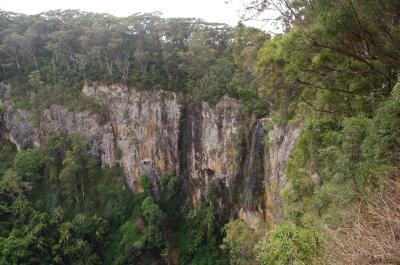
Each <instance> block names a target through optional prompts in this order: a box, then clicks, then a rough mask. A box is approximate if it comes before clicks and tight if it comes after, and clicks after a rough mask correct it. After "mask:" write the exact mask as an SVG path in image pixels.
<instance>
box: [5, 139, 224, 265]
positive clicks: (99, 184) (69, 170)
mask: <svg viewBox="0 0 400 265" xmlns="http://www.w3.org/2000/svg"><path fill="white" fill-rule="evenodd" d="M0 154H1V157H2V158H3V160H2V164H1V170H2V174H1V177H0V217H1V222H0V253H1V255H0V264H18V265H20V264H115V265H118V264H121V265H122V264H161V263H163V261H168V260H172V259H173V258H176V257H172V256H171V257H169V253H173V252H175V253H179V255H180V259H181V262H182V263H183V264H210V263H213V264H217V263H218V264H227V263H226V260H225V259H224V256H223V254H222V252H220V251H219V248H218V246H219V244H220V243H221V240H222V237H223V234H222V232H223V231H222V230H220V227H221V225H222V221H221V220H220V219H219V218H220V217H219V216H218V214H217V212H216V205H215V202H214V203H212V204H211V205H208V204H206V203H204V204H203V205H202V206H201V207H199V209H192V207H191V205H190V204H185V203H182V198H183V197H182V195H181V193H180V191H179V186H178V183H177V180H176V177H175V176H165V177H162V178H161V180H160V183H159V187H160V194H158V196H156V197H153V193H152V183H151V182H150V181H149V179H148V178H147V177H145V176H142V177H141V178H140V180H141V185H142V187H143V188H144V192H142V193H132V192H131V191H130V190H129V188H128V187H127V186H126V184H125V179H124V176H123V172H122V169H121V168H120V167H119V166H113V167H111V168H104V169H102V168H101V167H100V164H99V161H98V160H97V159H96V158H95V157H94V156H93V155H91V154H90V152H89V146H88V145H87V143H86V142H85V141H84V140H83V138H82V137H81V136H80V135H79V134H75V135H74V136H73V137H72V138H66V137H65V136H55V135H50V136H49V137H48V138H47V139H46V140H45V142H44V143H43V144H42V145H41V147H40V148H38V149H34V150H32V149H23V150H21V151H19V152H18V153H16V151H15V148H14V147H13V146H12V144H11V143H10V142H8V141H3V142H1V152H0ZM183 202H184V200H183ZM175 240H178V243H177V244H175ZM214 261H215V262H217V263H214Z"/></svg>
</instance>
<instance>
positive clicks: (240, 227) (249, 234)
mask: <svg viewBox="0 0 400 265" xmlns="http://www.w3.org/2000/svg"><path fill="white" fill-rule="evenodd" d="M225 232H226V236H225V237H224V240H223V244H222V248H223V249H224V250H226V251H227V252H228V253H229V260H230V264H232V265H251V264H257V263H256V256H255V247H256V245H257V243H258V240H259V239H260V237H261V235H260V234H259V233H257V232H256V231H254V230H253V229H251V228H249V227H248V226H247V225H246V224H245V223H244V222H243V221H241V220H234V221H231V222H229V223H227V224H225Z"/></svg>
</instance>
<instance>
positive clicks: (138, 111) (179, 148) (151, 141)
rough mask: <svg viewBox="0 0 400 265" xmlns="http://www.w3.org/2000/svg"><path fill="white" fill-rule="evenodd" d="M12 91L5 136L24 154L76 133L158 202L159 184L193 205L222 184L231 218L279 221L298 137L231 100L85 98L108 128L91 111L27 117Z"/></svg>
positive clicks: (128, 95) (55, 109) (111, 93)
mask: <svg viewBox="0 0 400 265" xmlns="http://www.w3.org/2000/svg"><path fill="white" fill-rule="evenodd" d="M9 89H10V88H9V87H7V86H5V85H0V99H1V101H2V102H3V103H5V104H6V105H7V109H6V111H5V112H4V113H3V114H2V117H1V119H0V126H1V130H0V133H1V136H2V137H5V138H8V139H9V140H11V141H12V142H13V143H14V144H15V145H16V146H17V147H18V148H21V147H22V146H31V147H37V146H39V145H40V143H41V142H42V141H43V140H44V138H45V137H46V135H48V134H49V133H51V132H55V133H60V132H65V133H66V134H67V135H72V134H73V133H75V132H78V133H81V134H83V135H84V136H85V137H86V139H87V141H88V142H89V144H90V146H91V151H92V153H93V154H95V155H97V156H99V157H101V160H102V163H103V166H111V165H113V164H115V163H119V164H120V165H121V166H122V167H123V168H124V171H125V175H126V179H127V183H128V185H129V186H130V187H131V189H132V190H133V191H140V190H141V187H140V185H139V183H138V179H139V177H140V176H141V175H146V176H148V177H149V179H150V181H151V182H152V183H153V188H154V190H153V192H154V193H155V194H157V192H158V181H159V178H160V176H163V175H168V174H177V175H178V176H179V177H180V179H181V181H182V184H183V187H184V189H185V190H186V191H188V192H189V193H190V195H191V196H192V199H193V203H196V201H198V200H199V199H200V198H201V197H202V196H206V195H207V192H208V189H209V187H210V185H211V183H217V184H218V185H219V187H220V189H222V190H225V191H227V190H234V191H235V192H236V193H237V194H233V196H232V194H230V195H229V194H228V195H224V196H231V197H235V199H229V200H230V201H231V202H234V203H235V207H234V208H233V211H237V212H238V213H240V216H241V217H242V218H243V219H244V220H245V221H247V222H248V223H251V225H252V226H255V225H257V223H259V222H261V221H262V220H264V219H266V218H267V219H271V220H275V219H276V218H279V216H281V210H280V209H281V200H280V198H279V196H278V191H279V189H280V188H281V187H282V186H283V185H284V167H285V165H286V162H287V160H288V157H289V154H290V151H291V150H292V148H293V146H294V142H295V139H296V137H297V135H298V134H299V131H300V130H299V129H298V128H296V127H293V128H280V127H277V126H273V125H272V122H271V121H269V120H268V119H261V120H256V121H254V122H252V123H251V124H250V125H249V122H246V120H248V118H247V117H246V115H245V114H244V112H243V108H242V105H241V104H240V102H239V101H238V100H235V99H232V98H229V97H227V96H224V97H222V98H221V99H220V101H219V102H218V103H217V104H216V105H214V106H210V105H209V104H207V103H201V104H195V103H185V102H186V101H187V100H185V96H184V95H181V94H178V93H174V92H166V91H162V90H149V91H139V90H136V89H134V88H128V87H126V86H122V85H109V86H100V85H93V86H85V87H84V88H83V90H82V93H83V95H84V96H86V97H90V98H92V99H93V100H94V101H96V102H98V103H101V104H102V105H103V106H105V107H106V109H107V120H106V122H104V123H99V122H98V120H99V119H98V117H97V115H96V114H93V113H91V112H89V111H81V112H73V111H70V110H69V109H68V108H67V107H65V106H60V105H53V106H51V107H50V108H48V109H45V110H44V111H42V112H41V113H40V114H39V116H38V117H36V118H35V119H34V118H33V115H32V113H30V112H29V111H26V110H22V109H15V108H14V107H13V104H12V102H11V100H9V99H8V97H7V91H8V90H9ZM225 193H227V192H225ZM222 204H224V200H223V199H222V198H221V205H222ZM272 205H273V206H274V207H271V206H272ZM275 206H276V207H275ZM270 208H273V209H275V210H273V211H271V210H269V209H270Z"/></svg>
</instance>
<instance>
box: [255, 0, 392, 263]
mask: <svg viewBox="0 0 400 265" xmlns="http://www.w3.org/2000/svg"><path fill="white" fill-rule="evenodd" d="M254 4H255V5H254V7H256V6H257V4H260V5H258V6H259V7H261V9H259V11H262V10H263V9H264V8H268V7H271V6H274V7H278V8H279V11H280V12H281V15H282V19H283V20H284V22H285V24H284V25H285V33H284V34H281V35H278V36H275V37H274V38H273V39H271V40H267V41H266V42H265V45H264V46H263V47H262V48H261V50H260V52H259V54H258V57H257V59H256V61H255V64H256V68H257V71H258V73H259V79H260V82H261V83H262V85H261V87H260V92H261V95H262V97H263V98H264V99H265V100H266V101H269V102H270V106H271V110H272V116H273V117H274V118H275V120H276V121H277V122H279V123H281V124H286V123H288V122H289V123H298V124H300V125H301V126H302V127H303V131H302V133H301V135H300V137H299V138H298V140H297V144H296V147H295V149H294V151H293V153H292V155H291V158H290V161H289V163H288V165H287V167H286V178H287V179H286V180H287V184H286V186H285V188H284V189H283V190H282V192H281V193H282V196H283V198H284V201H285V206H284V207H285V219H286V222H285V223H283V224H281V225H278V226H276V227H275V228H274V229H273V230H272V231H271V233H270V234H269V235H268V238H267V239H266V241H265V242H263V243H261V244H260V247H259V254H258V259H259V261H260V262H261V263H264V264H316V263H317V262H318V261H321V260H320V259H319V260H317V259H316V258H318V257H320V256H321V255H323V251H324V248H323V241H324V238H325V235H324V234H323V231H325V230H323V229H321V230H320V229H319V228H323V227H330V229H336V228H338V227H340V226H341V223H342V221H343V220H341V218H340V216H341V215H339V214H338V212H340V211H341V210H343V209H346V208H348V207H350V206H351V205H352V204H353V203H355V202H357V201H358V200H359V199H361V198H364V197H368V195H369V194H370V193H371V192H374V189H375V188H377V187H379V186H380V185H381V181H382V179H383V178H384V176H385V175H387V174H388V173H390V172H392V171H397V170H398V165H399V164H398V161H397V160H398V159H397V157H398V156H397V154H398V149H399V147H400V143H399V142H398V139H399V135H398V130H399V122H400V120H399V116H398V114H399V103H400V101H399V98H398V93H399V91H398V90H399V83H398V74H399V71H400V53H399V47H400V35H399V32H400V31H399V30H400V20H399V16H398V15H399V13H398V12H399V7H400V6H399V5H400V3H399V1H390V0H389V1H362V0H353V1H322V0H321V1H320V0H314V1H302V0H299V1H290V0H289V1H285V0H284V1H280V0H260V1H255V2H254ZM389 17H390V18H389ZM355 218H356V217H355ZM336 251H340V249H337V250H336Z"/></svg>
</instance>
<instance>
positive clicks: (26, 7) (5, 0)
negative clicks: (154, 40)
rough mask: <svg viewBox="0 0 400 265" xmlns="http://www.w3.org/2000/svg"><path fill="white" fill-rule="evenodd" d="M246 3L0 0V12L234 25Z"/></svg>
mask: <svg viewBox="0 0 400 265" xmlns="http://www.w3.org/2000/svg"><path fill="white" fill-rule="evenodd" d="M245 1H249V0H0V9H3V10H7V11H13V12H17V13H25V14H37V13H40V12H44V11H48V10H54V9H80V10H83V11H90V12H100V13H109V14H112V15H115V16H128V15H131V14H133V13H137V12H142V13H144V12H153V11H160V12H162V13H163V15H164V17H196V18H202V19H204V20H205V21H208V22H222V23H227V24H229V25H231V26H235V25H236V24H237V23H238V21H239V20H240V14H242V13H243V4H244V3H245ZM246 24H248V25H250V26H256V27H263V23H260V22H256V21H252V22H247V23H246Z"/></svg>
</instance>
